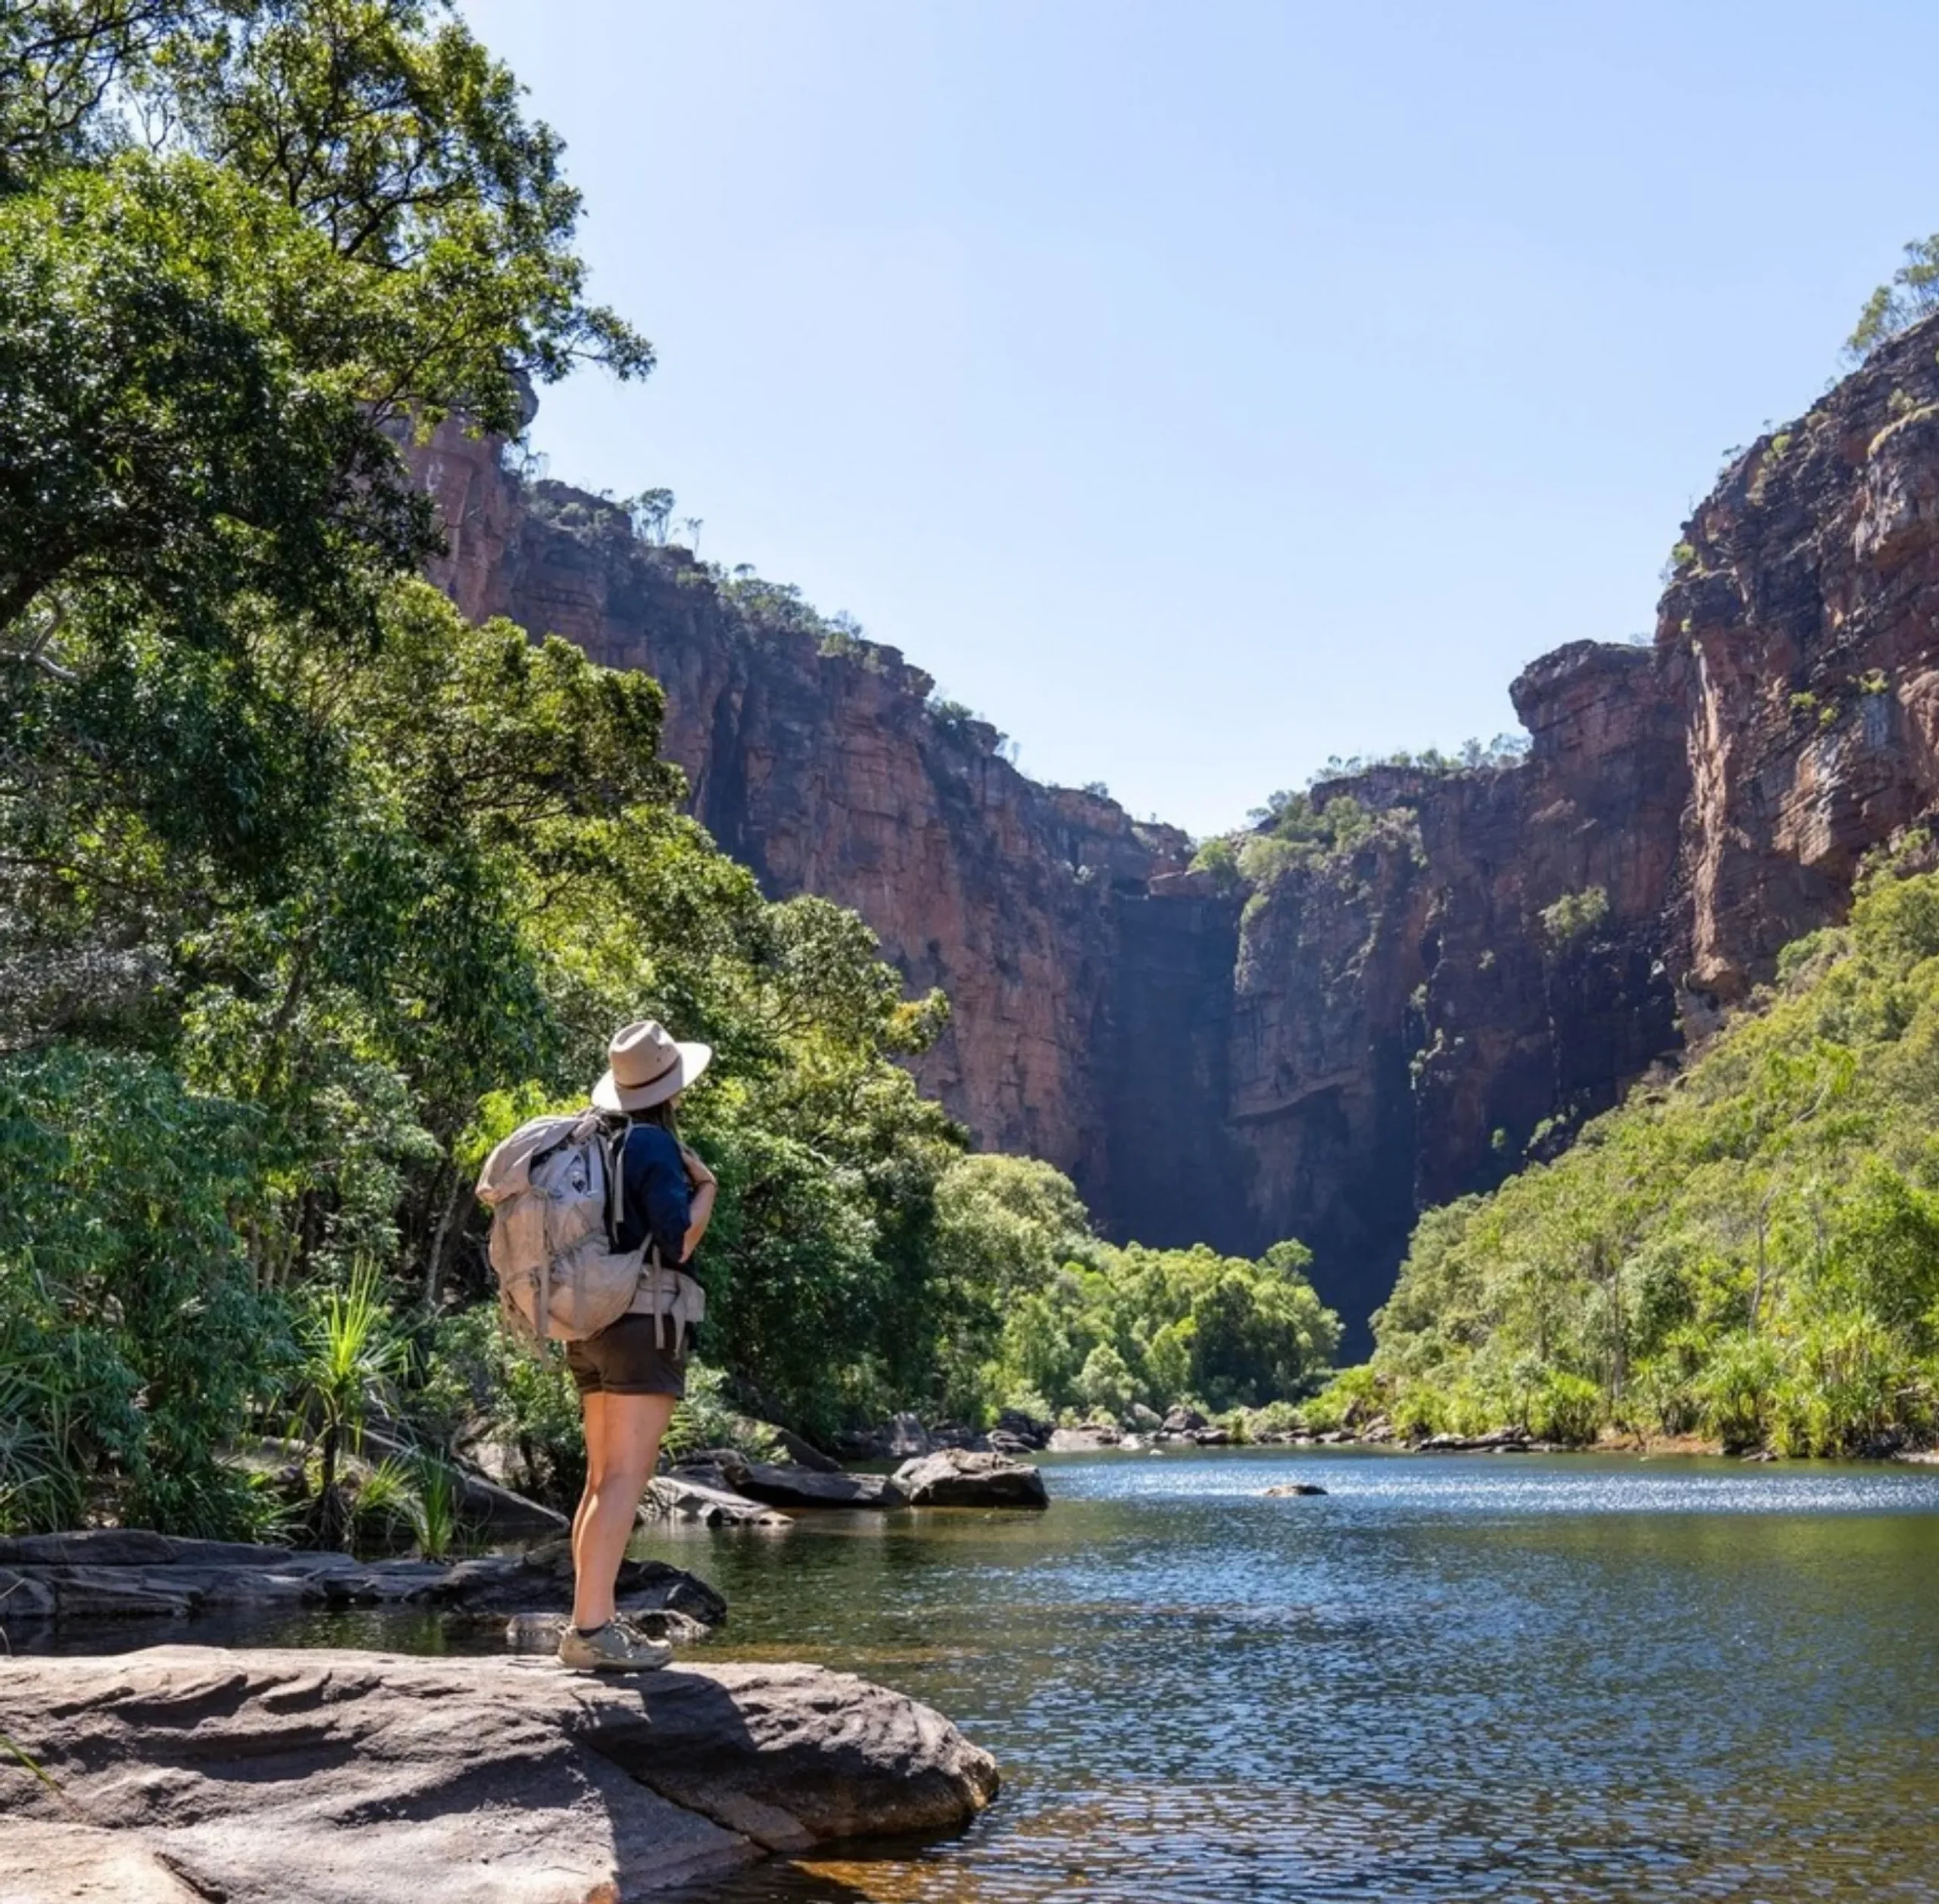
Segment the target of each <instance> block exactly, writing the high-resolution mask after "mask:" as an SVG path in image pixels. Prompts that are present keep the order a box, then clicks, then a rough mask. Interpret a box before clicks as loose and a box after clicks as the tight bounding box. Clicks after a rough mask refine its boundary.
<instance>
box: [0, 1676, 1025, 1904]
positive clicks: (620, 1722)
mask: <svg viewBox="0 0 1939 1904" xmlns="http://www.w3.org/2000/svg"><path fill="white" fill-rule="evenodd" d="M0 1705H4V1708H5V1712H6V1714H7V1725H8V1731H9V1733H10V1734H11V1735H12V1736H13V1737H14V1738H16V1739H17V1740H18V1741H19V1742H20V1744H21V1746H23V1748H24V1749H26V1750H27V1751H28V1752H29V1753H31V1754H32V1755H33V1756H34V1758H35V1759H36V1760H37V1761H38V1762H39V1763H40V1765H42V1767H43V1768H45V1770H46V1771H47V1772H48V1775H49V1777H50V1778H52V1780H53V1781H54V1782H55V1785H56V1786H57V1787H58V1792H49V1791H48V1790H47V1789H46V1788H45V1787H44V1786H42V1784H39V1782H38V1781H36V1780H35V1779H33V1778H30V1777H28V1776H27V1775H26V1774H24V1773H23V1774H20V1775H19V1776H17V1777H13V1778H0V1894H4V1895H5V1896H6V1898H7V1899H8V1904H57V1900H58V1904H70V1900H71V1899H74V1898H76V1897H77V1896H81V1897H86V1896H97V1897H100V1898H102V1899H107V1898H109V1897H112V1898H114V1899H116V1900H117V1904H134V1900H139V1904H188V1900H189V1899H199V1900H202V1904H207V1900H209V1899H223V1901H224V1904H394V1900H395V1899H398V1898H400V1897H404V1898H408V1899H411V1900H413V1904H585V1900H587V1899H607V1900H610V1904H621V1900H624V1899H635V1898H638V1897H639V1896H642V1895H644V1894H645V1893H648V1892H649V1891H651V1890H659V1889H664V1888H666V1887H670V1886H672V1885H676V1884H691V1883H693V1882H695V1881H701V1880H705V1879H707V1878H710V1877H719V1876H720V1875H722V1874H724V1873H726V1872H727V1871H731V1870H732V1869H734V1868H736V1867H737V1866H739V1865H743V1864H745V1863H747V1862H749V1861H750V1860H751V1859H755V1858H757V1857H759V1856H761V1855H763V1853H764V1852H777V1851H779V1852H797V1851H801V1850H804V1849H807V1848H808V1847H810V1846H813V1845H815V1844H817V1843H823V1842H825V1841H826V1840H830V1839H834V1838H839V1837H848V1836H852V1835H855V1834H860V1833H863V1832H866V1833H870V1834H874V1833H878V1832H892V1831H944V1830H948V1829H951V1828H954V1827H957V1826H958V1825H960V1824H963V1822H965V1821H967V1820H968V1819H969V1818H971V1817H973V1815H975V1814H976V1812H978V1811H979V1810H980V1809H982V1807H983V1806H985V1805H986V1804H987V1803H988V1802H989V1801H990V1799H991V1797H993V1796H994V1793H995V1791H996V1787H997V1777H996V1769H995V1767H994V1764H993V1763H992V1762H991V1760H990V1759H989V1757H988V1755H987V1754H986V1753H982V1752H980V1751H979V1750H978V1749H976V1747H975V1746H972V1745H970V1743H968V1742H967V1741H966V1740H964V1739H963V1737H962V1736H961V1735H960V1734H959V1733H958V1732H957V1731H956V1729H955V1728H954V1727H953V1726H951V1725H949V1723H948V1721H946V1720H945V1719H944V1718H942V1717H941V1715H939V1714H938V1713H936V1712H932V1711H931V1710H930V1709H929V1708H927V1707H926V1706H920V1705H918V1704H916V1703H915V1702H914V1701H913V1700H908V1699H905V1698H904V1697H903V1696H901V1695H900V1694H898V1693H891V1692H888V1691H885V1690H883V1689H882V1687H876V1686H872V1685H870V1684H867V1683H866V1681H862V1680H860V1679H857V1678H853V1677H852V1676H851V1675H845V1674H837V1673H830V1672H827V1671H823V1670H821V1669H820V1668H816V1667H812V1666H773V1667H770V1666H735V1665H723V1666H717V1667H713V1668H707V1669H704V1670H700V1669H694V1668H677V1669H669V1670H667V1671H662V1672H659V1673H654V1674H640V1675H617V1676H614V1677H613V1678H604V1677H601V1676H599V1675H586V1674H574V1673H568V1672H566V1671H562V1670H561V1669H560V1668H557V1666H555V1665H551V1664H549V1663H541V1662H537V1661H525V1660H519V1659H501V1660H493V1659H469V1660H465V1661H463V1662H456V1661H446V1660H433V1659H401V1658H395V1657H392V1656H386V1655H382V1654H374V1653H348V1652H338V1651H314V1652H264V1653H229V1652H226V1651H224V1650H221V1649H219V1648H214V1647H200V1646H180V1647H175V1646H171V1647H161V1648H157V1649H155V1650H151V1651H148V1652H145V1653H128V1654H123V1655H120V1656H116V1657H114V1658H109V1659H39V1658H36V1659H12V1660H6V1661H0ZM82 1821H85V1822H82ZM50 1848H55V1849H58V1851H59V1852H60V1855H59V1856H58V1858H56V1859H54V1860H53V1861H52V1862H49V1860H48V1851H49V1849H50ZM171 1881H172V1882H173V1884H174V1885H175V1886H176V1888H175V1889H173V1890H171V1889H170V1883H171Z"/></svg>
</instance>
